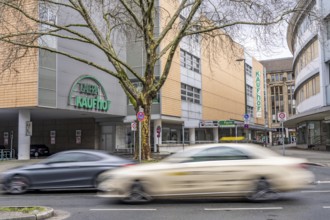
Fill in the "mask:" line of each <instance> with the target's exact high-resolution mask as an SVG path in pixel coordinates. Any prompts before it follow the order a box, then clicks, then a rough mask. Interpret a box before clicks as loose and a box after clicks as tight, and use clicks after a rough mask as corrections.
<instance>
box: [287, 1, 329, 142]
mask: <svg viewBox="0 0 330 220" xmlns="http://www.w3.org/2000/svg"><path fill="white" fill-rule="evenodd" d="M302 2H303V1H302ZM301 4H302V6H303V7H305V8H306V9H313V10H314V11H315V12H316V14H317V15H318V16H320V18H318V19H316V18H315V17H313V16H312V15H310V14H304V13H303V12H302V11H298V12H296V13H295V14H294V16H293V17H292V18H291V20H290V23H289V27H288V33H287V43H288V46H289V49H290V50H291V52H292V54H293V72H294V75H295V91H294V97H295V100H296V114H295V115H294V116H292V117H290V118H289V120H287V121H286V122H285V126H287V127H295V128H296V130H297V144H298V145H301V146H304V147H315V146H319V147H323V148H324V147H325V146H327V145H329V144H330V72H329V65H330V64H329V62H330V1H323V0H309V1H304V3H301Z"/></svg>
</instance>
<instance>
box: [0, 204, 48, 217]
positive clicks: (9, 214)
mask: <svg viewBox="0 0 330 220" xmlns="http://www.w3.org/2000/svg"><path fill="white" fill-rule="evenodd" d="M27 207H28V206H2V208H27ZM37 207H41V208H44V209H46V210H45V211H43V212H37V213H35V214H27V213H22V212H0V220H18V219H19V220H42V219H47V218H50V217H52V216H53V215H54V209H53V208H50V207H46V206H37Z"/></svg>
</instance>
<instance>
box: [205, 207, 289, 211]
mask: <svg viewBox="0 0 330 220" xmlns="http://www.w3.org/2000/svg"><path fill="white" fill-rule="evenodd" d="M280 209H283V207H259V208H204V210H205V211H244V210H280Z"/></svg>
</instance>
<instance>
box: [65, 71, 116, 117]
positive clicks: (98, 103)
mask: <svg viewBox="0 0 330 220" xmlns="http://www.w3.org/2000/svg"><path fill="white" fill-rule="evenodd" d="M68 103H69V105H71V106H75V107H76V108H82V109H86V110H94V111H105V112H106V111H108V110H109V108H110V103H111V101H110V100H108V99H107V95H106V93H105V90H104V88H103V86H102V85H101V83H100V82H99V81H98V80H97V79H96V78H94V77H92V76H88V75H85V76H82V77H80V78H78V79H77V80H76V81H75V82H74V84H73V85H72V87H71V90H70V94H69V100H68Z"/></svg>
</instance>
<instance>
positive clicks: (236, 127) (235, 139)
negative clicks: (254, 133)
mask: <svg viewBox="0 0 330 220" xmlns="http://www.w3.org/2000/svg"><path fill="white" fill-rule="evenodd" d="M235 136H236V139H235V140H236V143H237V124H236V123H235Z"/></svg>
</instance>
